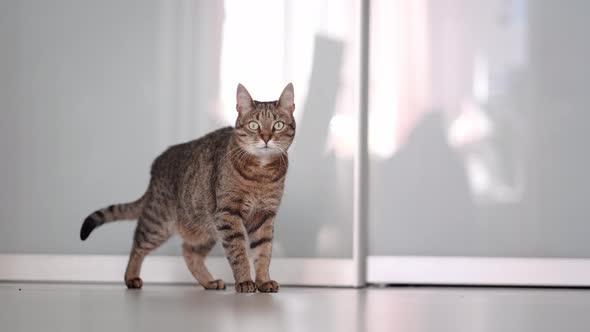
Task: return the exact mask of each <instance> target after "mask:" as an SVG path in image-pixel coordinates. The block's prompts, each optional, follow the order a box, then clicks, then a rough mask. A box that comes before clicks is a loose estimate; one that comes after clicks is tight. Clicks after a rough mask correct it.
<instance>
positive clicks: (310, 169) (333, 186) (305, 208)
mask: <svg viewBox="0 0 590 332" xmlns="http://www.w3.org/2000/svg"><path fill="white" fill-rule="evenodd" d="M343 48H344V45H343V43H342V42H340V41H337V40H334V39H330V38H327V37H323V36H317V37H316V39H315V48H314V49H315V51H314V58H313V67H312V72H311V78H310V83H309V89H308V95H307V98H306V101H305V103H304V105H303V109H304V110H306V111H305V115H304V117H303V118H302V119H301V120H300V121H299V123H298V132H297V137H296V141H295V146H294V147H293V149H292V152H291V153H290V158H289V159H290V169H289V178H288V180H287V184H286V190H285V198H284V201H286V200H289V201H291V202H296V204H288V205H287V204H284V205H283V206H282V207H281V210H280V219H281V222H280V223H277V228H278V229H279V231H278V232H281V233H282V234H288V236H289V237H290V238H300V239H305V241H306V242H307V245H306V246H305V247H302V246H300V244H301V243H302V242H299V241H289V242H287V241H285V242H279V244H280V245H281V246H282V247H283V248H284V250H285V251H286V253H287V254H288V255H289V256H293V254H296V255H302V256H303V257H305V256H315V255H319V256H321V257H334V256H339V257H349V256H350V252H351V250H352V247H351V244H350V242H351V241H343V239H350V238H351V236H352V235H351V229H350V227H346V225H348V224H344V223H343V222H342V221H343V220H348V219H351V216H352V204H350V205H348V206H342V204H341V202H352V190H351V187H352V179H351V178H350V176H347V177H342V176H338V172H336V171H335V170H336V169H337V168H338V167H339V166H341V165H343V163H344V164H346V165H345V166H343V167H351V165H352V163H351V162H347V161H342V160H337V158H336V156H335V155H333V154H331V153H326V142H327V140H328V137H329V134H330V132H329V130H328V128H330V121H331V120H332V118H333V116H334V115H335V114H336V99H337V96H338V94H339V91H340V87H341V78H340V73H341V70H342V68H341V67H342V61H343ZM348 174H352V172H348ZM343 188H344V189H343ZM338 196H341V197H338ZM327 197H330V199H325V198H327ZM335 197H337V198H335ZM312 220H317V221H318V222H317V223H315V224H312V223H309V221H312ZM301 223H305V226H304V227H301V225H300V224H301Z"/></svg>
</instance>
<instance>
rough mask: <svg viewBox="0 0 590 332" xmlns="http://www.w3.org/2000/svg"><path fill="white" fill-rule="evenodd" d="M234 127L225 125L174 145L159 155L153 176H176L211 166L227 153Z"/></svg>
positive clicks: (152, 172)
mask: <svg viewBox="0 0 590 332" xmlns="http://www.w3.org/2000/svg"><path fill="white" fill-rule="evenodd" d="M233 133H234V128H232V127H224V128H221V129H217V130H215V131H212V132H210V133H209V134H207V135H205V136H202V137H200V138H197V139H195V140H192V141H189V142H186V143H181V144H177V145H173V146H171V147H169V148H168V149H166V150H165V151H164V152H163V153H162V154H161V155H160V156H158V157H157V158H156V159H155V160H154V162H153V164H152V169H151V175H152V177H166V178H171V177H173V178H176V177H177V176H179V175H182V174H184V173H186V172H190V171H191V170H196V169H201V170H203V171H204V170H205V168H210V167H212V166H214V165H215V164H218V161H219V159H220V158H222V157H223V156H224V155H225V151H226V149H227V145H228V144H229V141H230V139H231V137H232V135H233Z"/></svg>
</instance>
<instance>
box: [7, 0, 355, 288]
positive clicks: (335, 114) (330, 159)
mask: <svg viewBox="0 0 590 332" xmlns="http://www.w3.org/2000/svg"><path fill="white" fill-rule="evenodd" d="M0 6H1V7H2V8H1V10H0V22H2V23H1V25H2V29H0V44H1V45H2V49H3V56H2V58H1V59H0V72H1V73H2V74H1V75H0V85H1V86H2V89H0V94H1V97H0V108H1V110H2V121H0V126H1V130H0V154H2V156H3V158H2V159H3V162H2V163H0V167H1V171H0V180H1V182H2V191H1V192H0V194H1V195H2V197H1V199H0V204H1V205H0V221H1V222H0V279H4V280H6V279H10V280H14V279H18V280H59V281H79V280H82V281H120V280H122V278H123V271H124V268H125V264H126V259H127V255H128V253H129V250H130V247H131V242H132V241H131V239H132V233H133V229H134V226H135V223H133V222H123V223H117V224H112V225H107V226H104V227H101V228H100V229H99V230H97V231H95V232H94V233H93V234H92V236H91V237H90V238H89V239H88V240H87V241H86V242H81V241H80V240H79V237H78V234H79V229H80V226H81V223H82V220H83V219H84V218H85V217H86V216H87V215H88V214H89V213H90V212H92V211H94V210H95V209H97V208H99V207H103V206H106V205H108V204H111V203H116V202H126V201H131V200H134V199H136V198H138V197H139V196H140V195H141V194H142V193H143V192H144V190H145V188H146V186H147V183H148V180H149V167H150V164H151V162H152V160H153V159H154V158H155V157H156V156H157V155H158V154H159V153H160V152H162V151H163V150H164V149H165V148H166V147H168V146H170V145H172V144H176V143H180V142H184V141H187V140H191V139H194V138H196V137H199V136H201V135H204V134H205V133H207V132H209V131H211V130H214V129H216V128H219V127H222V126H227V125H232V124H233V123H234V121H235V117H236V116H237V113H236V111H235V90H236V86H237V84H238V83H242V84H244V85H245V86H246V87H247V88H248V89H249V91H250V93H251V94H252V95H253V97H254V98H255V99H259V100H275V99H277V98H278V97H279V94H280V92H281V91H282V89H283V87H284V86H285V85H286V83H288V82H290V81H291V82H293V83H294V86H295V96H296V105H297V106H296V111H295V116H296V119H297V123H298V125H297V136H296V140H295V144H294V145H293V146H292V148H291V150H290V170H289V175H288V179H287V184H286V191H285V196H284V199H283V203H282V206H281V209H280V211H279V215H278V219H277V222H276V229H275V241H274V253H273V256H274V260H273V263H272V264H271V273H272V274H274V278H276V279H277V280H279V281H281V282H282V283H283V284H293V285H339V286H358V285H361V284H362V283H363V279H364V273H363V271H362V267H361V261H362V260H364V259H365V257H364V256H360V255H358V248H359V246H360V244H359V237H358V234H357V233H355V224H358V223H359V222H360V221H359V220H358V218H357V217H356V216H357V215H358V214H357V204H356V203H355V200H356V199H358V197H357V196H358V195H356V194H355V192H356V190H357V187H358V181H357V179H358V177H356V175H355V174H357V160H358V153H357V150H358V141H359V131H358V130H357V127H358V123H359V122H358V119H359V116H360V112H359V95H358V91H359V84H360V78H359V77H360V76H359V71H360V65H359V63H360V58H359V57H360V22H361V15H360V14H359V13H360V8H361V2H360V1H358V0H347V1H329V0H323V1H294V0H280V1H276V0H272V1H262V0H261V1H248V2H247V3H245V2H243V1H238V0H226V1H188V0H184V1H133V0H125V1H78V2H71V1H52V2H51V3H48V2H44V1H2V2H1V3H0ZM355 252H356V253H357V254H355ZM180 255H181V249H180V240H179V239H178V238H173V239H171V240H170V241H169V242H168V243H167V244H165V245H164V246H162V247H161V248H160V249H158V250H157V251H156V252H155V253H154V254H153V255H152V256H150V257H149V258H148V259H147V261H146V264H145V267H144V280H145V281H146V282H150V281H156V282H194V280H193V278H192V276H190V274H189V272H188V270H187V269H186V268H185V267H184V262H183V260H182V257H180ZM209 265H210V266H211V268H212V270H213V272H214V273H215V274H216V275H219V276H220V277H223V278H225V279H226V281H232V277H231V274H230V271H229V267H228V264H227V261H226V260H225V258H224V257H223V252H222V250H221V248H216V249H215V251H214V254H213V257H211V258H210V259H209Z"/></svg>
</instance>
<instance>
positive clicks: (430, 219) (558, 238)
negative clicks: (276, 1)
mask: <svg viewBox="0 0 590 332" xmlns="http://www.w3.org/2000/svg"><path fill="white" fill-rule="evenodd" d="M372 4H373V8H372V10H373V11H372V19H371V24H372V25H371V29H372V30H371V38H372V39H371V41H372V46H371V54H372V57H371V81H370V88H371V90H370V91H371V99H370V101H371V108H370V120H371V122H370V126H369V135H370V136H369V151H370V154H371V169H370V170H371V172H370V174H371V179H370V188H371V191H370V198H371V200H370V201H371V205H370V216H371V219H370V231H369V241H368V243H369V255H370V256H369V260H368V264H369V268H368V280H369V282H376V283H432V284H449V283H450V284H535V285H586V286H587V285H589V284H590V261H589V260H588V258H590V245H589V242H588V234H590V223H588V222H587V216H588V215H589V214H590V207H589V205H588V204H587V202H586V198H587V197H588V195H589V193H590V192H589V188H590V186H589V185H590V181H589V176H588V174H587V173H588V171H587V170H588V168H589V166H590V157H589V156H588V153H587V151H586V150H587V149H586V148H585V142H586V141H587V140H588V138H589V134H588V132H589V129H590V121H588V120H589V117H590V116H589V115H588V114H589V113H588V111H587V108H588V98H587V92H586V91H585V90H586V89H585V86H586V85H587V84H586V83H585V82H586V81H587V79H588V77H589V76H590V75H589V74H590V72H589V69H588V68H587V67H588V66H587V65H586V59H587V58H588V55H589V54H590V44H589V43H588V42H587V38H586V36H585V31H586V28H588V27H589V23H588V21H587V19H586V15H585V14H584V13H586V12H587V11H588V10H589V9H590V5H589V4H588V3H587V2H585V1H571V2H568V4H567V5H565V4H562V3H559V4H558V3H557V2H552V1H526V0H511V1H496V0H488V1H477V2H473V1H463V0H445V1H428V0H419V1H414V0H411V1H410V0H408V1H405V0H403V1H393V2H391V1H379V0H374V1H372Z"/></svg>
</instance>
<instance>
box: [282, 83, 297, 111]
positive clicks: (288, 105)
mask: <svg viewBox="0 0 590 332" xmlns="http://www.w3.org/2000/svg"><path fill="white" fill-rule="evenodd" d="M279 105H281V107H282V108H284V109H286V110H288V111H289V112H291V113H293V111H295V92H294V91H293V83H289V84H287V86H286V87H285V88H284V89H283V93H281V97H280V98H279Z"/></svg>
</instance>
